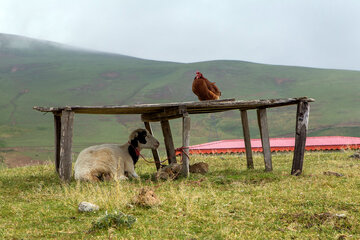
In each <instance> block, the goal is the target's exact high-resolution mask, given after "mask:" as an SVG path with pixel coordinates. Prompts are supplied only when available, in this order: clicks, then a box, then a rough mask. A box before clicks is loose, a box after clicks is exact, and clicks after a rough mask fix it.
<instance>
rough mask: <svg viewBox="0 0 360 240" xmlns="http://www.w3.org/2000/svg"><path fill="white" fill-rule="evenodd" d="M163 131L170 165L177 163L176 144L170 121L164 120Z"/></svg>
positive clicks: (162, 123)
mask: <svg viewBox="0 0 360 240" xmlns="http://www.w3.org/2000/svg"><path fill="white" fill-rule="evenodd" d="M160 123H161V129H162V132H163V135H164V142H165V148H166V155H167V157H168V162H169V164H171V163H176V156H175V148H174V142H173V138H172V135H171V129H170V123H169V120H162V121H161V122H160Z"/></svg>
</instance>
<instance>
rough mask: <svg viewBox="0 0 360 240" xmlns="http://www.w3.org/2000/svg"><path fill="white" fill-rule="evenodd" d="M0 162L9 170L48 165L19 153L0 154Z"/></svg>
mask: <svg viewBox="0 0 360 240" xmlns="http://www.w3.org/2000/svg"><path fill="white" fill-rule="evenodd" d="M0 160H2V161H3V162H4V163H5V165H6V166H7V167H9V168H16V167H25V166H32V165H41V164H46V163H48V162H45V161H41V160H37V159H33V158H31V157H29V156H25V155H23V154H21V153H18V152H7V153H0Z"/></svg>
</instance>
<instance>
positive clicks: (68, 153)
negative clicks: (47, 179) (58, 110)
mask: <svg viewBox="0 0 360 240" xmlns="http://www.w3.org/2000/svg"><path fill="white" fill-rule="evenodd" d="M73 121H74V112H71V111H67V110H65V111H62V114H61V140H60V164H59V175H60V178H61V180H63V181H65V182H69V181H70V179H71V173H72V135H73Z"/></svg>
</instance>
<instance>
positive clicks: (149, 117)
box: [141, 107, 182, 122]
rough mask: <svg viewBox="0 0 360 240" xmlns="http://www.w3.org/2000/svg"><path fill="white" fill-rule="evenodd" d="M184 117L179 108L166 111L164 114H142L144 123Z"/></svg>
mask: <svg viewBox="0 0 360 240" xmlns="http://www.w3.org/2000/svg"><path fill="white" fill-rule="evenodd" d="M180 117H182V114H181V113H180V109H179V107H175V108H171V109H164V110H163V111H162V112H157V113H144V114H141V121H143V122H160V121H162V120H171V119H175V118H180Z"/></svg>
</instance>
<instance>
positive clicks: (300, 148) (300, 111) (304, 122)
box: [291, 102, 310, 176]
mask: <svg viewBox="0 0 360 240" xmlns="http://www.w3.org/2000/svg"><path fill="white" fill-rule="evenodd" d="M309 114H310V105H309V103H308V102H299V103H298V106H297V112H296V131H295V149H294V158H293V164H292V169H291V174H292V175H296V176H298V175H300V174H301V172H302V167H303V162H304V151H305V143H306V135H307V130H308V124H309Z"/></svg>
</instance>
